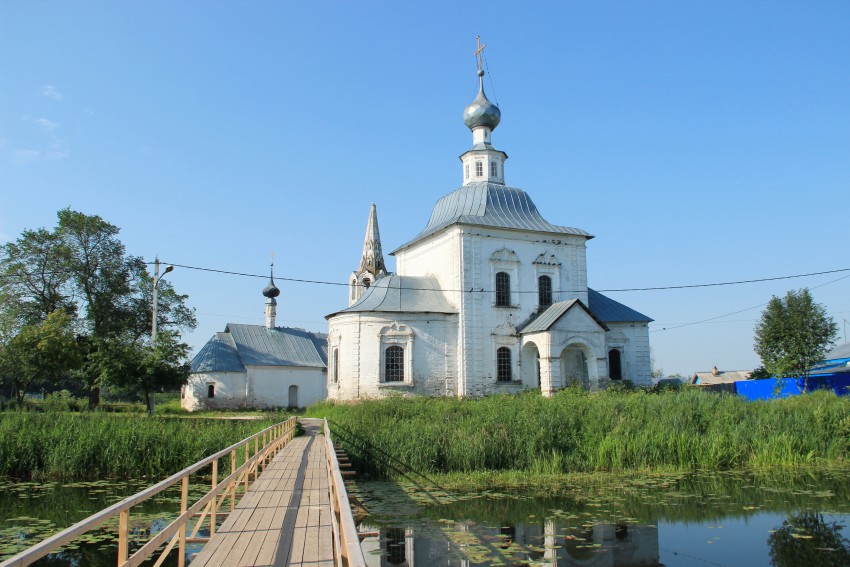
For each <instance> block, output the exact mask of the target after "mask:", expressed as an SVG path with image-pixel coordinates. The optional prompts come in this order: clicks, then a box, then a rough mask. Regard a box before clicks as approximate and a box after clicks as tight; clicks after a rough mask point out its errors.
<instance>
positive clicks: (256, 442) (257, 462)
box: [253, 437, 260, 482]
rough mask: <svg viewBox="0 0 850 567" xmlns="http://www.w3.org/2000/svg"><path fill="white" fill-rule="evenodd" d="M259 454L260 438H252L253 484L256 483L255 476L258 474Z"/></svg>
mask: <svg viewBox="0 0 850 567" xmlns="http://www.w3.org/2000/svg"><path fill="white" fill-rule="evenodd" d="M259 452H260V438H259V437H254V457H255V458H256V461H255V462H254V467H253V468H254V482H257V475H258V474H260V458H259V457H258V456H257V454H258V453H259Z"/></svg>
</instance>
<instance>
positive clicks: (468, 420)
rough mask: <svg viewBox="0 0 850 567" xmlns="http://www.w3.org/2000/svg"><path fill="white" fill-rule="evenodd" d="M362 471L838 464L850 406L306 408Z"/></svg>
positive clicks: (629, 400) (470, 402)
mask: <svg viewBox="0 0 850 567" xmlns="http://www.w3.org/2000/svg"><path fill="white" fill-rule="evenodd" d="M308 413H309V415H313V416H327V417H328V419H329V420H331V422H332V423H331V429H332V431H333V432H334V434H335V435H336V436H337V437H338V438H339V444H340V445H342V446H344V447H345V448H346V449H347V450H348V452H349V455H350V456H351V457H352V461H353V463H354V464H355V466H357V467H358V468H359V469H360V470H361V472H368V473H372V474H376V475H378V476H382V475H386V476H390V477H393V476H399V475H400V474H402V473H405V474H406V473H416V472H419V473H424V474H427V473H434V472H471V471H480V470H524V471H532V472H535V471H536V472H541V473H544V472H547V473H548V472H552V473H556V472H574V471H622V470H634V469H646V470H649V469H656V470H658V469H663V470H690V469H697V468H704V469H718V470H727V469H734V468H742V467H753V466H758V467H765V466H769V467H777V466H778V467H791V466H798V465H804V464H828V463H832V464H835V463H842V462H846V461H847V460H848V455H850V418H848V417H847V416H848V415H850V399H847V398H838V397H836V396H835V395H834V394H832V393H828V392H815V393H813V394H810V395H807V396H800V397H794V398H789V399H780V400H771V401H761V402H749V401H746V400H743V399H740V398H738V397H735V396H731V395H718V394H714V393H709V392H704V391H700V390H697V389H695V388H686V389H683V390H681V391H675V390H666V391H658V392H649V391H645V390H641V389H636V390H634V391H616V392H613V391H612V392H599V393H589V392H587V391H584V390H582V389H579V388H567V389H565V390H563V391H561V392H559V393H558V394H557V395H555V396H553V397H551V398H543V397H542V396H540V394H539V393H536V392H527V393H524V394H519V395H498V396H489V397H486V398H481V399H464V400H459V399H454V398H425V397H401V396H393V397H390V398H387V399H383V400H364V401H361V402H359V403H353V404H352V403H346V404H334V403H331V402H325V403H323V404H319V405H317V406H314V407H313V408H311V409H310V410H309V411H308Z"/></svg>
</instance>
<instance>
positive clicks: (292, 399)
mask: <svg viewBox="0 0 850 567" xmlns="http://www.w3.org/2000/svg"><path fill="white" fill-rule="evenodd" d="M289 407H291V408H297V407H298V386H295V385H292V386H290V387H289Z"/></svg>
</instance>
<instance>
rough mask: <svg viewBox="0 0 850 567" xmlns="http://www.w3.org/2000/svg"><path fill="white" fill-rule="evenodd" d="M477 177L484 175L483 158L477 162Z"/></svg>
mask: <svg viewBox="0 0 850 567" xmlns="http://www.w3.org/2000/svg"><path fill="white" fill-rule="evenodd" d="M475 177H484V162H483V161H481V160H477V161H476V162H475Z"/></svg>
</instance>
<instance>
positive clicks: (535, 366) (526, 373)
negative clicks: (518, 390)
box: [520, 342, 540, 388]
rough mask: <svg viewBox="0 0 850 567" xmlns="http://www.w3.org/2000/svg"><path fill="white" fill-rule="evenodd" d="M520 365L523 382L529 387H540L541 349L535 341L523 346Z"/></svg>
mask: <svg viewBox="0 0 850 567" xmlns="http://www.w3.org/2000/svg"><path fill="white" fill-rule="evenodd" d="M520 367H521V370H520V372H521V375H522V383H523V384H524V385H525V386H526V387H529V388H540V351H539V350H538V348H537V345H536V344H534V343H533V342H527V343H525V345H524V346H523V347H522V354H521V359H520Z"/></svg>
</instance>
